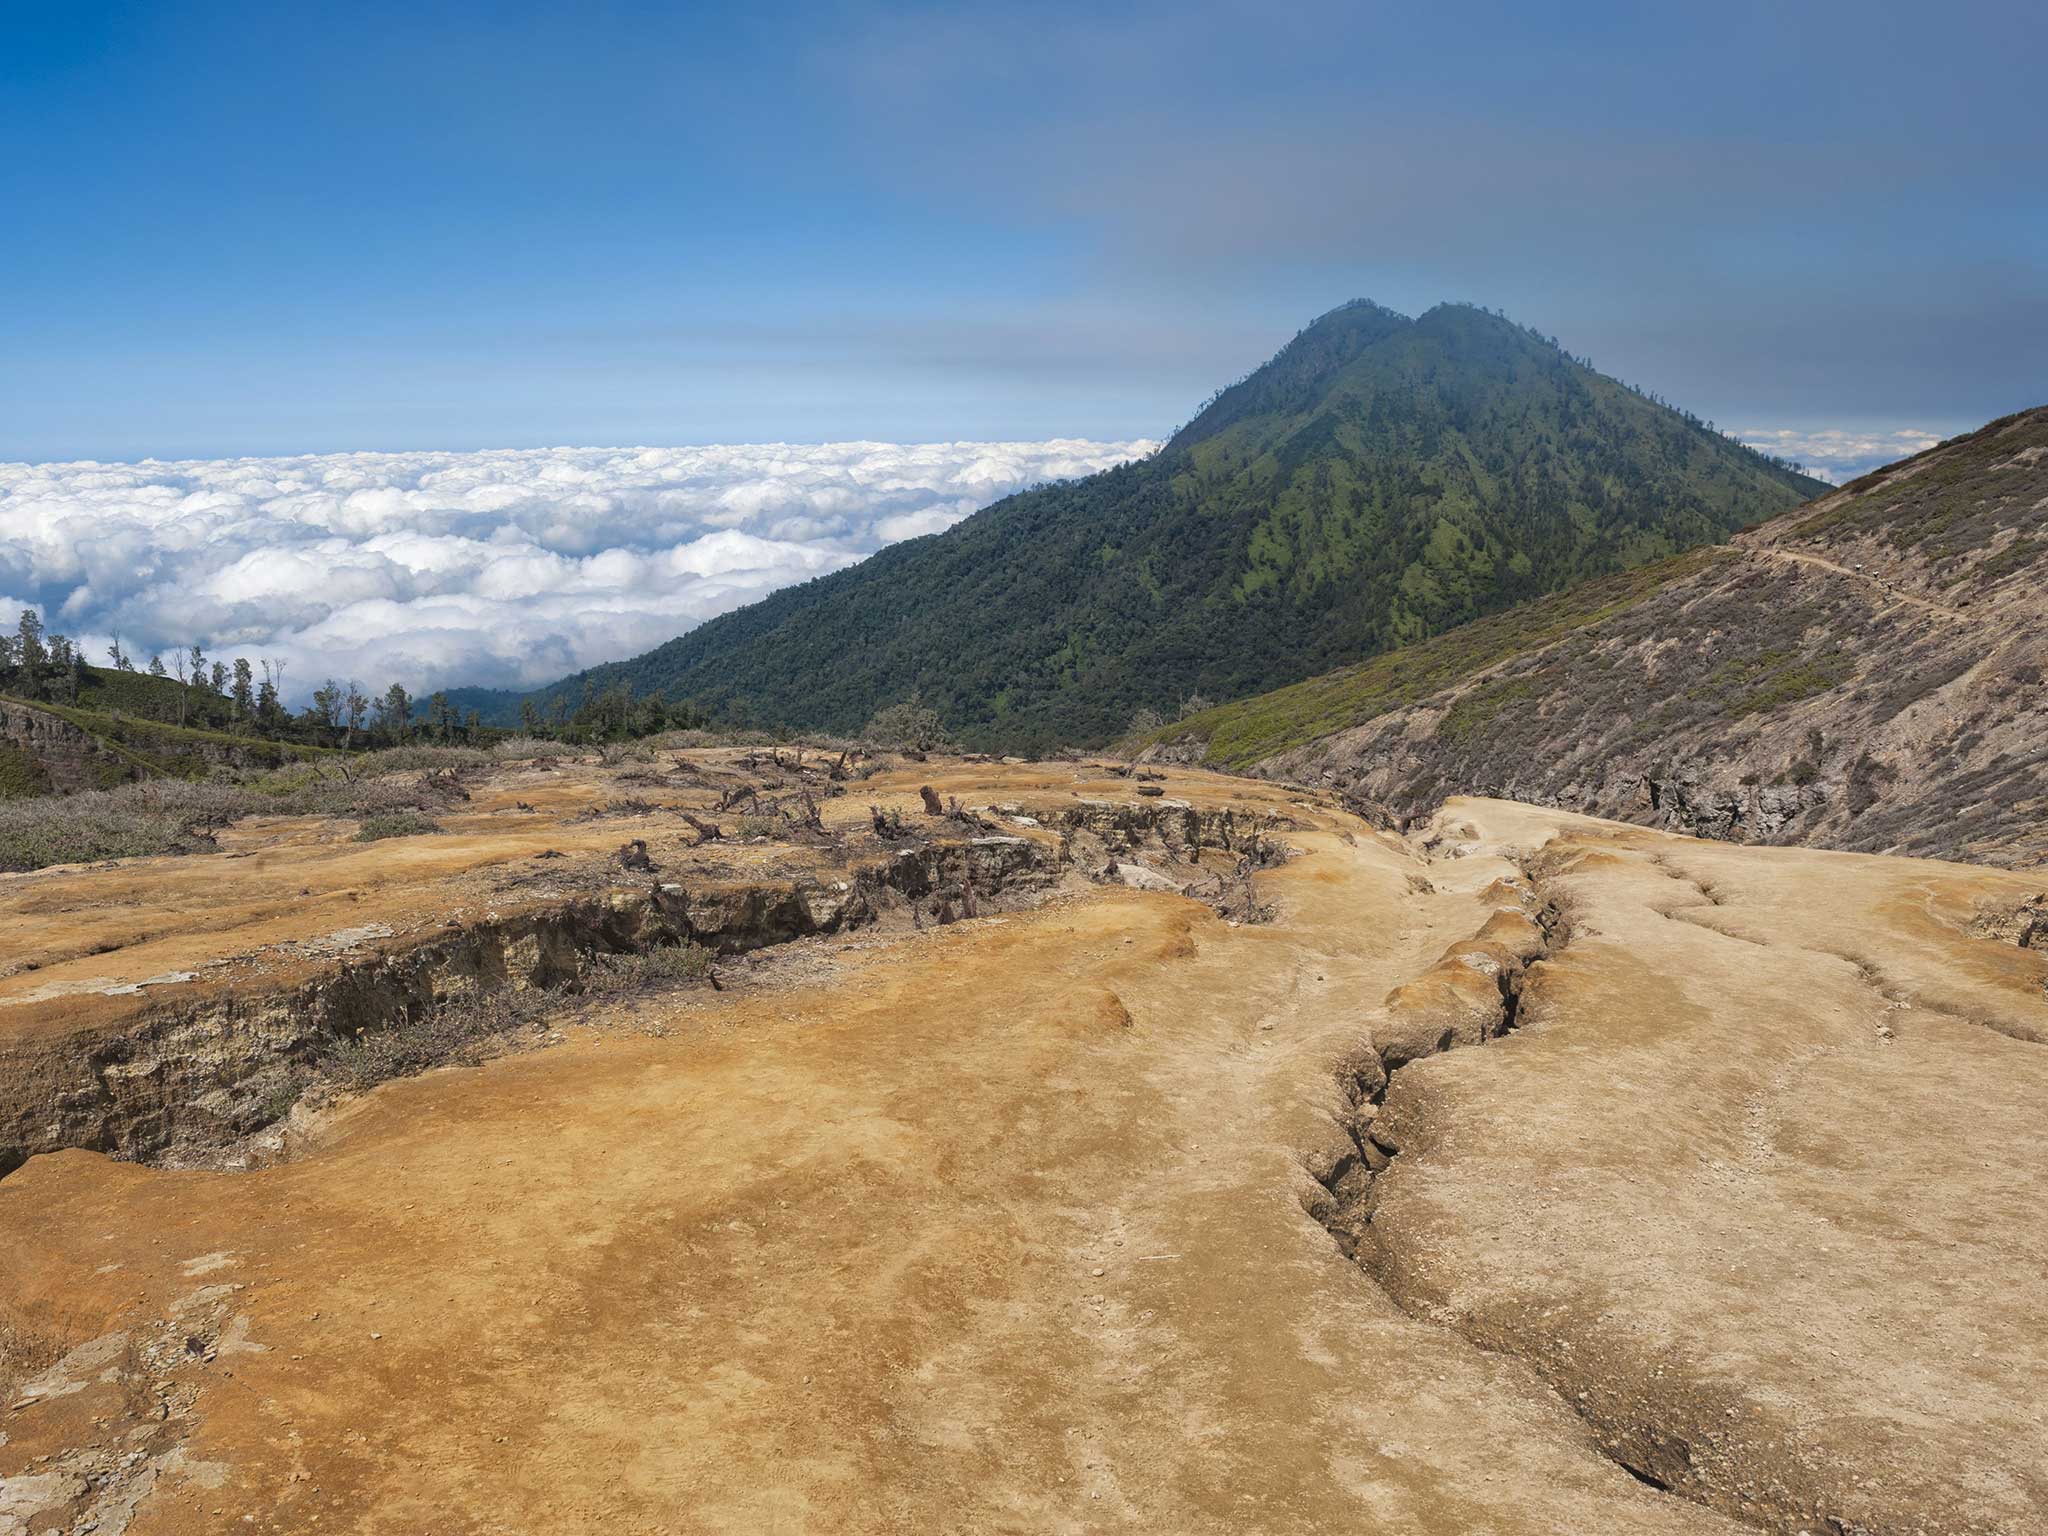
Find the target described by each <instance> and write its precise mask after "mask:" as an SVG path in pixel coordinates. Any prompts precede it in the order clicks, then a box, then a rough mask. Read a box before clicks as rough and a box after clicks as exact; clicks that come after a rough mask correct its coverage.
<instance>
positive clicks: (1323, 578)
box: [451, 301, 1821, 750]
mask: <svg viewBox="0 0 2048 1536" xmlns="http://www.w3.org/2000/svg"><path fill="white" fill-rule="evenodd" d="M1820 488H1821V487H1820V483H1819V482H1817V481H1811V480H1808V479H1806V478H1805V477H1803V476H1800V475H1797V474H1795V473H1794V472H1793V471H1792V470H1791V469H1790V468H1789V467H1787V466H1784V465H1781V464H1778V463H1776V462H1774V461H1771V460H1769V459H1767V458H1765V457H1764V456H1763V455H1760V454H1757V453H1755V452H1754V451H1753V450H1750V449H1747V448H1744V447H1742V446H1741V445H1739V444H1736V443H1734V442H1732V441H1731V440H1729V439H1727V438H1725V437H1723V436H1721V435H1720V434H1718V433H1715V432H1713V431H1712V430H1711V429H1710V428H1708V427H1707V425H1706V424H1704V423H1702V422H1699V421H1698V420H1697V419H1696V418H1691V417H1687V416H1684V415H1682V414H1681V413H1679V412H1677V411H1674V410H1672V409H1670V408H1669V407H1667V406H1664V405H1662V404H1661V403H1658V402H1656V401H1654V400H1652V399H1651V398H1649V397H1647V396H1645V395H1642V394H1640V393H1637V392H1635V391H1633V390H1631V389H1629V388H1628V387H1627V386H1625V385H1622V384H1620V383H1618V382H1617V381H1615V380H1612V379H1609V378H1607V377H1606V376H1604V375H1601V374H1599V373H1597V372H1595V371H1594V370H1593V369H1592V368H1591V367H1590V366H1588V365H1587V364H1586V363H1585V362H1584V361H1583V360H1580V359H1576V358H1572V357H1570V356H1568V355H1567V354H1566V353H1564V351H1563V350H1562V349H1561V348H1559V347H1557V346H1556V345H1555V344H1554V343H1553V342H1551V341H1549V340H1548V339H1547V338H1544V337H1541V336H1540V335H1539V334H1538V333H1536V332H1533V331H1531V330H1529V329H1527V328H1525V327H1522V326H1519V325H1516V324H1515V323H1513V322H1511V321H1509V320H1507V319H1506V318H1505V317H1503V316H1500V315H1497V314H1494V313H1492V312H1490V311H1486V310H1482V309H1478V308H1475V307H1473V306H1469V305H1438V306H1436V307H1435V308H1433V309H1431V310H1429V311H1426V312H1425V313H1424V314H1423V315H1422V316H1420V317H1417V318H1415V319H1410V318H1408V317H1406V316H1403V315H1400V314H1397V313H1396V312H1394V311H1392V310H1388V309H1385V308H1383V307H1381V306H1379V305H1376V304H1372V303H1370V302H1367V301H1354V302H1353V303H1350V304H1347V305H1343V306H1340V307H1339V308H1337V309H1335V310H1332V311H1330V312H1328V313H1327V314H1325V315H1323V316H1320V317H1319V318H1318V319H1317V320H1316V321H1314V322H1313V323H1312V324H1310V325H1309V326H1308V327H1306V328H1304V329H1303V330H1302V331H1301V332H1300V333H1298V334H1297V335H1296V336H1295V337H1294V338H1293V340H1291V341H1290V342H1289V343H1288V344H1287V345H1286V346H1284V347H1283V348H1281V350H1280V351H1279V352H1278V353H1277V354H1276V355H1275V356H1274V358H1273V359H1272V360H1271V361H1269V362H1268V363H1266V364H1265V365H1264V366H1262V367H1261V368H1259V369H1257V370H1255V371H1254V372H1253V373H1252V374H1250V375H1248V376H1247V377H1246V378H1244V379H1241V380H1239V381H1237V382H1236V383H1235V384H1232V385H1231V386H1229V387H1228V388H1226V389H1224V390H1221V391H1219V392H1218V393H1217V394H1216V395H1215V396H1214V397H1212V398H1211V399H1210V400H1209V401H1208V402H1207V403H1205V405H1204V406H1203V407H1202V408H1201V409H1200V410H1199V411H1197V413H1196V414H1195V416H1194V417H1193V418H1192V419H1191V420H1190V421H1189V422H1188V424H1187V425H1186V426H1184V427H1182V428H1181V429H1180V430H1179V431H1178V432H1176V433H1175V434H1174V436H1173V437H1172V438H1171V439H1170V440H1169V442H1168V443H1167V445H1166V446H1165V447H1164V448H1163V449H1161V450H1160V452H1159V453H1157V454H1155V455H1153V456H1152V457H1150V458H1147V459H1143V460H1137V461H1134V462H1132V463H1130V464H1126V465H1122V466H1118V467H1117V468H1113V469H1109V470H1105V471H1103V472H1101V473H1100V474H1097V475H1093V476H1089V477H1086V478H1085V479H1082V480H1077V481H1068V482H1063V483H1060V484H1056V485H1052V486H1048V487H1042V488H1038V489H1035V490H1032V491H1026V492H1023V493H1020V494H1018V495H1015V496H1011V497H1008V498H1006V499H1005V500H1003V501H1000V502H997V503H995V504H994V505H992V506H990V507H987V508H984V509H983V510H981V511H980V512H977V513H975V514H974V515H973V516H971V517H969V518H967V519H966V520H964V521H963V522H961V523H960V524H957V525H956V526H954V527H953V528H951V529H949V530H947V531H946V532H944V533H940V534H935V535H930V536H927V537H925V538H922V539H914V540H906V541H904V542H903V543H900V544H896V545H892V546H890V547H889V548H888V549H885V550H883V551H881V552H879V553H877V554H875V555H873V556H870V557H869V558H868V559H867V560H865V561H863V562H861V563H860V564H859V565H857V566H854V567H851V568H849V569H848V570H845V571H841V572H838V573H835V574H833V575H830V576H826V577H821V578H818V579H816V580H813V581H811V582H808V583H804V584H801V585H799V586H794V587H789V588H785V589H783V590H782V591H780V592H777V593H775V594H772V595H771V596H769V597H767V598H765V599H762V600H761V601H759V602H757V603H754V604H751V605H749V606H748V607H746V608H742V609H739V610H737V611H735V612H733V613H730V614H727V615H724V616H722V617H720V618H717V619H713V620H711V621H710V622H708V623H706V624H704V625H701V626H699V627H698V628H696V629H694V630H691V631H689V632H687V633H685V634H683V635H680V636H678V637H677V638H676V639H674V640H671V641H669V642H667V643H666V644H664V645H662V646H658V647H656V648H655V649H654V650H652V651H649V652H646V653H644V654H643V655H641V656H638V657H633V658H629V659H627V660H625V661H622V662H617V663H610V664H607V665H605V666H601V667H598V668H593V669H590V670H589V671H587V672H585V673H580V674H577V675H575V676H573V677H570V678H567V679H564V680H562V681H561V682H559V683H556V684H551V685H549V686H547V687H546V688H543V689H539V690H535V691H533V692H532V693H529V694H517V693H489V692H478V691H472V690H458V691H456V692H454V693H453V694H451V701H452V702H453V703H454V704H455V706H456V707H457V708H458V709H468V708H477V709H479V710H480V711H482V712H483V713H484V714H485V717H486V718H487V719H491V720H494V721H497V722H499V723H506V724H509V723H512V720H513V718H514V712H515V711H516V710H518V708H519V707H520V705H521V704H522V703H524V702H525V701H526V700H529V699H530V700H533V701H535V703H536V704H537V705H538V706H540V707H541V708H543V710H545V709H547V708H548V707H550V706H552V705H553V704H554V703H555V702H556V701H558V700H559V701H563V702H565V703H566V704H567V706H568V707H570V708H573V707H574V704H575V702H576V700H577V697H578V696H579V695H580V693H581V691H582V689H583V688H584V687H585V686H586V685H587V686H589V687H590V688H592V689H603V688H606V687H611V686H615V685H618V684H621V683H626V684H630V685H631V686H632V687H633V688H634V689H635V691H637V692H640V693H648V692H658V693H661V694H662V695H664V696H665V697H667V698H669V699H670V700H672V701H674V702H678V703H681V702H689V703H693V704H695V705H696V706H698V707H699V708H702V709H705V710H707V711H709V712H710V713H713V714H717V715H721V716H724V717H728V718H731V717H734V716H738V717H740V718H742V719H750V720H752V721H754V722H756V723H773V724H780V725H787V726H792V727H797V728H809V729H830V730H839V731H853V730H857V729H858V728H859V727H860V726H861V725H862V724H863V723H864V722H865V720H866V719H867V718H868V716H869V715H870V714H872V713H873V712H874V711H875V709H877V708H878V707H880V706H882V705H885V704H888V703H890V702H893V701H895V700H896V699H899V698H902V697H904V696H907V695H909V694H911V693H921V694H922V695H923V697H924V698H925V699H926V701H927V702H929V703H931V704H933V705H934V706H935V707H937V708H938V709H939V710H940V712H941V714H942V715H944V716H945V718H946V719H947V721H948V723H949V724H950V725H951V726H952V727H953V728H954V729H955V730H956V732H958V733H959V735H960V736H961V738H962V739H963V740H964V741H966V742H968V743H969V744H972V745H980V746H1003V747H1012V748H1017V749H1020V750H1030V749H1034V748H1035V749H1043V748H1046V747H1049V746H1053V745H1056V744H1063V743H1070V742H1095V741H1103V740H1107V739H1109V738H1111V737H1113V736H1115V735H1117V734H1119V733H1120V732H1121V731H1122V730H1123V729H1124V728H1125V727H1126V725H1127V724H1128V722H1129V720H1130V719H1131V717H1132V715H1133V713H1134V712H1136V711H1139V710H1142V709H1154V710H1160V711H1164V712H1167V713H1171V712H1172V711H1173V709H1174V708H1175V707H1176V706H1177V705H1178V704H1179V703H1180V701H1181V700H1183V699H1185V698H1187V697H1188V696H1190V695H1194V694H1203V695H1208V696H1211V697H1224V698H1234V697H1240V696H1243V695H1246V694H1249V693H1255V692H1258V691H1260V690H1262V689H1265V688H1269V687H1272V686H1275V685H1277V684H1280V683H1284V682H1290V681H1294V680H1296V679H1298V678H1302V677H1307V676H1311V675H1314V674H1315V673H1316V672H1319V671H1322V670H1326V669H1327V668H1328V667H1330V666H1333V665H1336V664H1338V663H1339V662H1341V661H1344V660H1348V659H1351V658H1354V657H1356V656H1359V655H1368V654H1372V653H1375V652H1377V651H1381V650H1385V649H1389V648H1393V647H1397V646H1400V645H1402V644H1407V643H1411V642H1412V641H1414V640H1417V639H1420V638H1423V637H1424V636H1426V635H1429V634H1433V633H1436V632H1439V631H1441V630H1443V629H1446V628H1449V627H1452V626H1453V625H1455V624H1457V623H1461V622H1463V621H1465V620H1467V619H1470V618H1474V617H1478V616H1480V615H1482V614H1485V613H1489V612H1494V611H1498V610H1500V609H1503V608H1506V607H1509V606H1511V605H1513V604H1514V603H1516V602H1519V601H1523V600H1526V599H1527V598H1530V597H1533V596H1536V595H1538V594H1540V593H1542V592H1545V591H1551V590H1556V589H1558V588H1560V587H1563V586H1567V585H1569V584H1571V583H1572V582H1574V581H1576V580H1580V579H1583V578H1584V577H1587V576H1591V575H1598V574H1601V573H1604V572H1607V571H1612V570H1616V569H1625V568H1628V567H1631V566H1635V565H1639V564H1642V563H1643V562H1645V561H1648V560H1652V559H1656V558H1659V557H1661V556H1664V555H1668V554H1671V553H1674V552H1676V551H1678V550H1682V549H1685V548H1689V547H1692V546H1694V545H1698V544H1702V543H1706V542H1711V541H1714V540H1717V539H1719V538H1724V537H1726V536H1727V535H1728V534H1729V533H1731V532H1732V531H1733V530H1734V529H1735V528H1738V527H1740V526H1743V525H1744V524H1747V523H1750V522H1753V521H1756V520H1757V519H1758V518H1760V517H1763V516H1768V515H1770V514H1771V513H1774V512H1777V511H1781V510H1784V509H1785V508H1788V507H1790V506H1792V505H1795V504H1797V503H1798V502H1799V501H1801V500H1803V499H1805V497H1806V496H1807V495H1808V494H1810V493H1811V492H1812V491H1814V490H1817V489H1820Z"/></svg>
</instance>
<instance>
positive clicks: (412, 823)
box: [356, 807, 441, 843]
mask: <svg viewBox="0 0 2048 1536" xmlns="http://www.w3.org/2000/svg"><path fill="white" fill-rule="evenodd" d="M440 830H441V825H440V823H439V822H436V821H434V820H432V819H430V818H428V817H426V816H422V815H421V814H420V813H419V812H418V811H417V810H414V809H411V808H410V807H408V808H406V809H403V810H396V811H375V812H372V813H371V814H370V815H368V816H365V817H364V818H363V824H362V826H361V828H360V829H358V831H357V832H356V841H357V842H359V843H374V842H379V841H381V840H382V839H384V838H387V837H416V836H418V835H419V834H420V833H422V832H438V831H440Z"/></svg>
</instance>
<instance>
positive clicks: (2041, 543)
mask: <svg viewBox="0 0 2048 1536" xmlns="http://www.w3.org/2000/svg"><path fill="white" fill-rule="evenodd" d="M2044 672H2048V408H2042V409H2036V410H2033V411H2027V412H2024V413H2021V414H2019V415H2016V416H2011V417H2007V418H2005V419H2003V420H2000V421H1997V422H1993V423H1992V424H1991V425H1989V426H1987V427H1985V428H1984V429H1983V430H1981V431H1979V432H1976V433H1973V434H1971V435H1970V436H1968V437H1964V438H1959V439H1955V440H1952V441H1951V442H1948V443H1945V444H1943V445H1942V446H1940V447H1939V448H1935V449H1932V450H1930V451H1928V452H1927V453H1924V454H1921V455H1919V456H1918V457H1916V458H1912V459H1908V460H1906V461H1904V462H1902V463H1899V464H1895V465H1892V466H1890V467H1889V468H1887V469H1884V470H1881V471H1878V472H1877V473H1876V474H1873V475H1870V476H1867V477H1866V478H1864V479H1863V480H1860V481H1857V482H1855V483H1854V484H1851V485H1848V486H1845V487H1843V488H1842V489H1840V490H1838V491H1835V492H1833V493H1831V494H1830V495H1827V496H1824V497H1821V498H1819V499H1818V500H1815V501H1813V502H1810V503H1808V504H1807V505H1806V506H1804V507H1802V508H1800V509H1799V510H1798V511H1796V512H1792V513H1789V514H1787V515H1785V516H1783V517H1780V518H1777V519H1774V520H1772V521H1770V522H1768V523H1765V524H1763V525H1761V526H1760V527H1758V528H1755V529H1752V530H1750V531H1748V532H1747V533H1744V534H1741V535H1739V536H1737V538H1736V539H1735V540H1734V541H1733V542H1732V543H1731V544H1729V545H1727V546H1723V547H1719V548H1716V549H1712V550H1707V551H1699V552H1695V553H1694V554H1692V555H1688V556H1684V557H1681V558H1680V559H1679V560H1677V561H1674V562H1671V563H1669V564H1668V565H1666V566H1665V567H1662V568H1659V569H1653V570H1648V571H1643V572H1635V573H1631V574H1630V575H1628V576H1626V577H1620V578H1614V579H1612V580H1610V581H1608V582H1606V583H1595V584H1593V585H1592V586H1591V587H1588V588H1584V589H1580V590H1578V591H1575V592H1572V593H1567V594H1563V595H1561V596H1559V597H1557V598H1552V599H1547V600H1546V601H1544V602H1542V603H1538V604H1533V605H1531V606H1530V607H1528V608H1526V609H1521V610H1517V611H1516V612H1514V613H1512V614H1506V615H1501V616H1499V617H1498V618H1495V619H1489V620H1482V621H1481V622H1480V623H1478V624H1473V625H1468V626H1466V627H1465V629H1464V630H1461V631H1456V632H1453V633H1452V634H1450V635H1445V636H1442V637H1439V638H1438V639H1436V640H1433V641H1430V642H1427V643H1426V644H1424V645H1421V646H1416V647H1412V648H1411V649H1410V650H1409V651H1407V652H1402V653H1397V654H1396V655H1395V656H1391V657H1384V658H1379V659H1376V660H1375V661H1373V662H1368V663H1366V664H1365V665H1363V666H1360V667H1354V668H1350V669H1346V670H1345V671H1342V672H1338V673H1333V674H1330V675H1329V676H1328V677H1325V678H1319V679H1316V680H1314V681H1312V682H1309V683H1304V684H1300V685H1298V686H1297V687H1295V688H1291V689H1283V690H1281V691H1279V692H1277V693H1274V694H1267V695H1263V696H1261V697H1260V698H1257V699H1250V700H1244V701H1240V702H1239V703H1236V704H1232V705H1226V706H1223V707H1222V708H1220V709H1216V710H1212V711H1210V712H1209V713H1208V714H1206V715H1202V716H1197V717H1194V718H1193V719H1191V720H1189V721H1185V722H1183V723H1182V724H1181V725H1179V726H1177V727H1174V728H1173V729H1172V730H1170V731H1168V732H1166V733H1164V735H1163V737H1162V740H1161V743H1160V744H1159V745H1158V746H1157V747H1155V749H1154V755H1167V756H1173V757H1179V758H1182V759H1192V760H1203V761H1209V762H1213V763H1216V764H1218V765H1220V766H1226V767H1234V768H1240V769H1249V770H1250V771H1252V772H1255V773H1259V774H1262V775H1268V776H1272V777H1280V778H1291V779H1299V780H1304V781H1307V782H1311V783H1317V784H1323V785H1330V786H1333V787H1341V788H1345V789H1349V790H1354V791H1357V792H1360V793H1363V794H1366V795H1369V796H1372V797H1374V798H1377V799H1381V800H1384V801H1385V802H1387V803H1388V804H1390V805H1391V806H1393V807H1394V808H1395V809H1396V810H1397V811H1399V812H1401V813H1402V814H1406V815H1415V814H1421V813H1423V812H1425V811H1427V810H1428V809H1429V808H1431V807H1433V806H1434V805H1435V804H1436V803H1437V802H1438V801H1439V800H1441V799H1442V798H1443V796H1445V795H1446V794H1454V793H1464V792H1470V793H1483V794H1492V795H1500V796H1505V797H1508V798H1511V799H1517V800H1526V801H1531V802H1535V803H1538V804H1544V805H1553V806H1560V807H1565V808H1569V809H1574V810H1580V811H1587V812H1591V813H1594V814H1598V815H1603V816H1615V817H1622V818H1626V819H1628V820H1632V821H1640V822H1646V823H1650V824H1653V825H1660V826H1665V827H1671V828H1676V829H1679V830H1684V831H1689V832H1694V833H1698V834H1701V835H1705V836H1712V837H1721V838H1734V839H1737V840H1743V841H1763V842H1795V841H1796V842H1806V843H1813V844H1817V845H1820V846H1826V847H1837V848H1853V849H1864V850H1870V851H1890V852H1904V853H1915V854H1931V855H1938V856H1942V857H1949V858H1967V859H1976V860H1982V861H1986V862H1990V863H1998V864H2007V865H2028V864H2034V863H2038V862H2040V861H2042V860H2043V859H2044V858H2048V687H2044V685H2043V677H2044Z"/></svg>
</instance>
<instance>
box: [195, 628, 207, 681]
mask: <svg viewBox="0 0 2048 1536" xmlns="http://www.w3.org/2000/svg"><path fill="white" fill-rule="evenodd" d="M192 683H193V686H194V687H197V688H204V687H205V686H206V652H205V651H204V650H203V649H202V648H201V647H200V644H199V642H198V641H197V640H194V641H193V642H192Z"/></svg>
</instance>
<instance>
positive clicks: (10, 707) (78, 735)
mask: <svg viewBox="0 0 2048 1536" xmlns="http://www.w3.org/2000/svg"><path fill="white" fill-rule="evenodd" d="M0 751H11V752H13V753H15V754H18V755H19V760H20V761H21V762H22V763H23V764H24V765H26V779H27V780H28V782H27V783H26V785H25V787H26V788H27V789H28V790H30V791H31V792H37V793H52V792H54V793H57V794H70V793H72V792H74V791H77V790H81V789H106V788H109V787H110V786H112V785H115V784H119V783H122V782H124V781H126V780H128V779H138V778H141V777H143V770H142V768H141V767H140V765H138V764H137V763H135V762H134V761H133V760H132V759H130V758H128V757H126V756H125V755H123V754H122V753H121V752H119V751H117V750H115V749H114V748H113V747H111V746H109V745H108V744H107V743H106V742H103V741H101V740H100V739H99V738H98V737H96V736H94V735H93V734H92V733H91V732H89V731H82V730H80V729H79V728H78V727H77V726H75V725H73V724H72V723H71V722H70V721H68V720H66V719H64V718H63V716H61V715H53V714H51V713H50V712H49V711H48V710H43V709H36V708H34V707H32V706H30V705H27V704H16V703H12V702H9V701H6V700H0ZM5 793H7V791H6V790H5V789H0V795H4V794H5Z"/></svg>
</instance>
